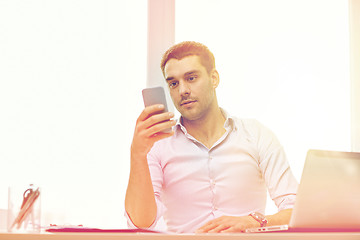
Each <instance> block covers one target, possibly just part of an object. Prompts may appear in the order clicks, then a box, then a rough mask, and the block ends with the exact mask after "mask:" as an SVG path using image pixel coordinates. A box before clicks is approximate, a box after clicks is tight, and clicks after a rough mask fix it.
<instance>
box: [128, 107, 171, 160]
mask: <svg viewBox="0 0 360 240" xmlns="http://www.w3.org/2000/svg"><path fill="white" fill-rule="evenodd" d="M163 110H164V105H162V104H156V105H152V106H149V107H146V108H145V109H144V110H143V111H142V113H141V114H140V116H139V118H138V119H137V121H136V126H135V132H134V137H133V141H132V144H131V156H132V158H133V157H135V158H138V157H139V158H140V159H141V158H143V157H144V156H146V155H147V153H148V152H149V151H150V149H151V148H152V146H153V145H154V143H155V142H156V141H159V140H160V139H163V138H167V137H170V136H172V135H173V134H174V131H173V130H171V131H166V130H167V129H169V128H171V127H173V126H174V125H175V124H176V121H175V120H171V118H173V117H174V113H172V112H164V113H163V112H162V111H163Z"/></svg>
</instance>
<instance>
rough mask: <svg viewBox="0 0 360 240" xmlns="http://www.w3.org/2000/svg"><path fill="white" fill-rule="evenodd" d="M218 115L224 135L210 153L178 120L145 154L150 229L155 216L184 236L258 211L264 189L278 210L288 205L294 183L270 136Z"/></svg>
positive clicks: (250, 122) (249, 124) (259, 128)
mask: <svg viewBox="0 0 360 240" xmlns="http://www.w3.org/2000/svg"><path fill="white" fill-rule="evenodd" d="M223 113H224V115H225V116H226V117H227V119H226V122H225V124H224V127H225V129H226V133H225V134H224V135H223V136H222V137H221V138H220V139H219V140H218V141H217V142H216V143H215V144H214V145H213V146H212V147H211V148H210V149H208V148H207V147H205V146H204V145H203V144H202V143H200V142H199V141H197V140H196V139H195V138H193V137H192V136H191V135H189V134H188V133H187V131H186V129H185V127H184V126H183V125H182V124H181V123H180V121H178V123H177V125H176V126H175V134H174V136H172V137H170V138H166V139H163V140H161V141H158V142H156V143H155V145H154V146H153V148H152V149H151V151H150V152H149V154H148V163H149V169H150V173H151V178H152V182H153V187H154V191H155V197H156V202H157V210H158V211H157V218H156V221H155V222H154V224H153V225H152V226H151V227H152V228H153V227H154V226H155V225H156V222H157V220H158V219H159V218H160V217H161V216H163V217H164V220H165V223H166V225H167V228H168V229H167V230H168V231H170V232H177V233H187V232H194V231H195V230H196V229H197V228H199V227H201V226H202V225H203V224H205V223H206V222H208V221H210V220H212V219H215V218H218V217H221V216H223V215H227V216H244V215H248V214H249V213H251V212H261V213H264V212H265V206H266V198H267V196H266V191H267V190H268V191H269V194H270V197H271V198H272V199H273V201H274V202H275V204H276V205H277V207H278V209H279V211H280V210H283V209H287V208H292V207H293V205H294V202H295V197H296V190H297V185H298V183H297V181H296V179H295V178H294V176H293V174H292V173H291V170H290V167H289V164H288V162H287V160H286V156H285V153H284V150H283V148H282V146H281V145H280V143H279V141H278V140H277V138H276V137H275V135H274V134H273V133H272V132H271V131H270V130H268V129H267V128H266V127H264V126H263V125H261V124H260V123H259V122H257V121H256V120H249V119H247V120H245V119H237V118H235V117H229V116H227V114H226V112H225V111H223ZM125 215H126V217H127V220H128V225H129V227H135V226H134V225H133V224H132V222H131V220H130V218H129V217H128V215H127V214H125Z"/></svg>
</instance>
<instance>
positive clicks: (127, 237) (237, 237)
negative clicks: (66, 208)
mask: <svg viewBox="0 0 360 240" xmlns="http://www.w3.org/2000/svg"><path fill="white" fill-rule="evenodd" d="M2 239H6V240H25V239H26V240H33V239H34V240H35V239H36V240H70V239H71V240H95V239H96V240H97V239H99V240H113V239H117V240H155V239H156V240H157V239H160V240H165V239H166V240H180V239H181V240H182V239H184V240H263V239H265V240H360V232H357V233H239V234H153V233H56V234H54V233H41V234H20V233H0V240H2Z"/></svg>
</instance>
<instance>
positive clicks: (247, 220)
mask: <svg viewBox="0 0 360 240" xmlns="http://www.w3.org/2000/svg"><path fill="white" fill-rule="evenodd" d="M259 226H260V224H259V223H258V222H257V221H256V220H255V219H254V218H252V217H251V216H243V217H233V216H222V217H219V218H216V219H214V220H211V221H209V222H207V223H206V224H205V225H204V226H202V227H201V228H199V229H198V230H196V233H230V232H244V231H245V230H246V229H248V228H254V227H259Z"/></svg>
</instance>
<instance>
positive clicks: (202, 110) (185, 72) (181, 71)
mask: <svg viewBox="0 0 360 240" xmlns="http://www.w3.org/2000/svg"><path fill="white" fill-rule="evenodd" d="M164 73H165V79H166V82H167V83H168V86H169V90H170V95H171V98H172V100H173V102H174V105H175V107H176V109H177V110H178V111H179V112H180V113H181V115H182V117H183V118H185V119H187V120H198V119H200V118H202V117H204V116H205V115H206V114H207V113H208V112H209V110H210V109H211V107H212V106H214V103H216V101H214V100H216V95H215V88H216V87H217V85H218V81H219V76H218V74H217V71H216V70H215V69H214V70H213V71H212V72H211V73H208V72H207V70H206V68H205V67H204V66H203V65H202V64H201V62H200V58H199V57H198V56H196V55H192V56H187V57H184V58H182V59H180V60H177V59H173V58H172V59H170V60H169V61H168V62H167V63H166V65H165V69H164ZM216 104H217V103H216Z"/></svg>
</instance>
